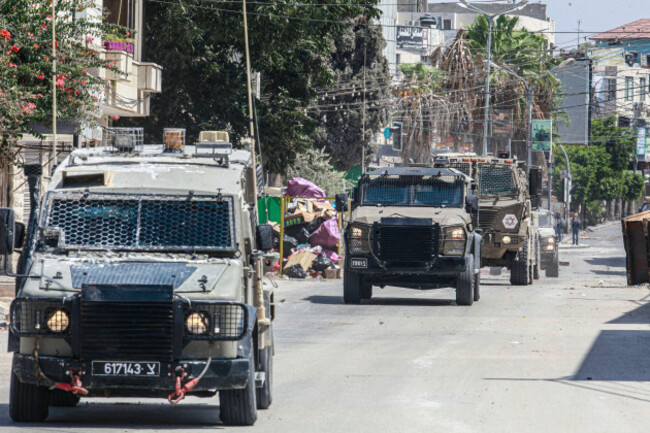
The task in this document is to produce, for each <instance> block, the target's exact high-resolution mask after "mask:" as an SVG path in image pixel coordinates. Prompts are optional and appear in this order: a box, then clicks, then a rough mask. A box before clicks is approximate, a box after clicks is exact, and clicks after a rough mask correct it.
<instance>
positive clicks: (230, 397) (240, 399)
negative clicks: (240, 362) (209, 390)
mask: <svg viewBox="0 0 650 433" xmlns="http://www.w3.org/2000/svg"><path fill="white" fill-rule="evenodd" d="M250 361H251V363H250V365H251V371H250V376H249V378H248V383H247V384H246V387H245V388H244V389H229V390H225V391H220V392H219V403H220V417H221V421H222V422H223V423H224V424H225V425H233V426H236V425H253V424H255V421H257V401H256V398H255V360H254V359H253V356H252V355H251V359H250Z"/></svg>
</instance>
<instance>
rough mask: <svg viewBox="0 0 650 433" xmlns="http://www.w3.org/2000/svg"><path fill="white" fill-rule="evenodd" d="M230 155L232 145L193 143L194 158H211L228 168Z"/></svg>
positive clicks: (204, 142)
mask: <svg viewBox="0 0 650 433" xmlns="http://www.w3.org/2000/svg"><path fill="white" fill-rule="evenodd" d="M230 155H232V143H225V142H219V141H197V142H196V143H194V155H192V156H194V157H195V158H213V159H215V160H217V162H219V164H221V165H223V166H225V167H228V164H229V162H230V160H229V157H230Z"/></svg>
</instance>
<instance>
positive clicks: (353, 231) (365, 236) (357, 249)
mask: <svg viewBox="0 0 650 433" xmlns="http://www.w3.org/2000/svg"><path fill="white" fill-rule="evenodd" d="M348 241H349V249H350V253H351V254H369V253H370V227H368V226H363V225H356V224H355V225H351V226H350V234H349V237H348Z"/></svg>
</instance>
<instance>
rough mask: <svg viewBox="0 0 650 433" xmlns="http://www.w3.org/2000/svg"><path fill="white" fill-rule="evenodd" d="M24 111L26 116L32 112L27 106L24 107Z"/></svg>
mask: <svg viewBox="0 0 650 433" xmlns="http://www.w3.org/2000/svg"><path fill="white" fill-rule="evenodd" d="M23 111H24V112H25V114H29V112H30V111H31V110H30V109H29V107H28V106H27V105H23Z"/></svg>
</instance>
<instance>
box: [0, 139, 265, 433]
mask: <svg viewBox="0 0 650 433" xmlns="http://www.w3.org/2000/svg"><path fill="white" fill-rule="evenodd" d="M183 133H184V131H179V130H173V131H167V130H166V131H165V144H164V145H143V144H142V142H141V138H142V130H141V128H115V129H111V128H109V129H107V130H106V131H105V134H106V137H105V138H106V141H105V146H104V147H100V148H91V149H79V150H75V151H74V152H72V154H71V155H70V156H69V157H68V158H67V159H66V160H65V161H63V162H62V163H61V164H60V165H59V166H58V167H57V169H56V171H55V172H54V174H53V176H52V179H51V181H50V182H49V187H48V188H47V190H46V191H45V193H44V194H43V199H42V200H39V199H38V197H39V182H38V179H39V177H38V176H37V175H36V176H30V178H29V182H30V186H31V196H32V214H31V216H30V222H29V229H28V231H27V236H26V242H25V243H24V246H23V240H22V236H14V234H13V232H14V231H15V229H16V228H18V232H21V230H20V229H21V227H20V225H18V224H15V223H14V222H13V215H12V210H11V209H2V210H0V216H1V217H2V218H0V245H2V247H0V253H3V254H5V255H7V254H11V253H12V250H13V247H14V246H17V248H21V246H22V251H21V257H20V263H19V269H18V273H19V274H24V275H26V276H24V277H20V278H18V279H17V295H16V299H15V300H14V301H13V303H12V305H11V327H10V334H9V350H10V351H12V352H14V355H13V366H12V370H11V390H10V396H9V413H10V415H11V418H12V419H13V420H14V421H17V422H39V421H43V420H45V418H46V417H47V416H48V406H74V405H76V404H77V403H78V402H79V397H80V396H84V397H86V396H87V397H125V396H128V397H166V398H167V399H168V400H169V401H170V403H178V402H179V401H180V400H182V399H183V397H184V396H185V395H186V394H188V395H195V396H199V397H209V396H213V395H215V394H216V393H217V392H219V394H220V416H221V420H222V421H223V422H224V423H225V424H233V425H251V424H253V423H254V422H255V420H256V418H257V409H258V408H259V409H265V408H267V407H269V405H270V404H271V383H272V377H271V376H272V357H273V334H272V327H271V318H272V310H271V304H272V301H273V294H272V293H271V292H270V290H268V289H266V288H265V287H263V285H262V281H261V269H262V263H261V255H260V253H258V251H261V250H267V249H270V248H272V245H273V239H272V231H271V230H270V227H269V226H258V225H257V223H256V220H257V215H256V213H255V205H256V201H257V200H256V197H255V194H254V188H253V185H254V182H255V181H256V176H255V172H254V166H253V164H252V160H251V154H250V152H248V151H244V150H233V149H232V146H231V144H230V143H228V142H227V141H228V138H227V136H228V134H227V133H223V132H218V131H210V132H204V133H201V137H200V139H199V142H197V143H196V144H194V145H191V146H189V145H188V146H184V141H185V139H184V134H183Z"/></svg>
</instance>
